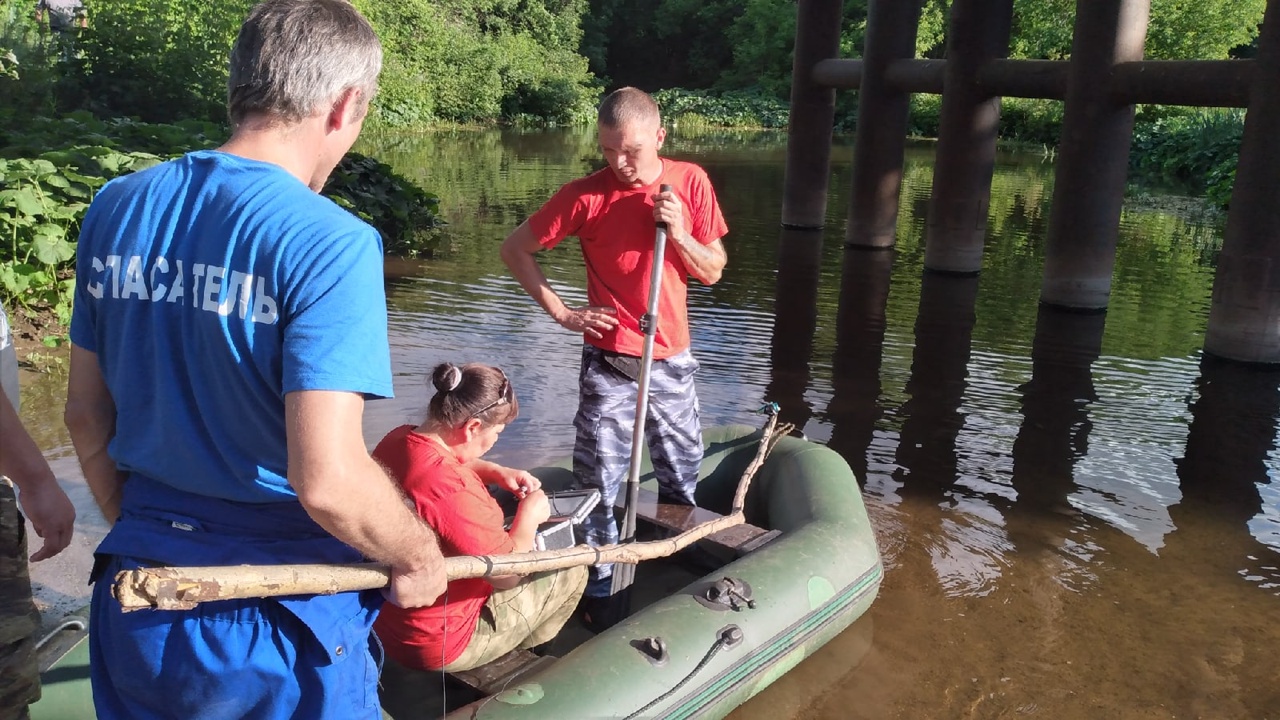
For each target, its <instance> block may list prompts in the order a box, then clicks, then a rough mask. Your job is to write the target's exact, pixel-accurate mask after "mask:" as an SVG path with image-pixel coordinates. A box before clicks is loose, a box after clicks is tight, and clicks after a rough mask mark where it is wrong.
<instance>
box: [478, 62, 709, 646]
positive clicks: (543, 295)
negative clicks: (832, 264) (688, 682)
mask: <svg viewBox="0 0 1280 720" xmlns="http://www.w3.org/2000/svg"><path fill="white" fill-rule="evenodd" d="M597 130H598V133H599V140H600V149H601V151H602V152H603V153H604V158H605V161H606V162H607V163H608V167H606V168H604V169H601V170H599V171H598V172H595V173H592V174H591V175H588V176H586V177H583V178H579V179H578V180H574V181H573V182H570V183H568V184H567V185H565V186H564V187H562V188H560V190H559V191H558V192H557V193H556V194H555V195H554V196H553V197H552V198H551V199H550V200H548V201H547V203H546V204H545V205H543V206H542V208H541V209H540V210H538V211H537V212H536V213H534V214H533V215H532V216H531V217H530V218H529V219H528V220H526V221H525V222H524V223H523V224H521V225H520V227H518V228H516V229H515V231H514V232H512V233H511V235H510V236H508V237H507V239H506V241H505V242H504V243H503V245H502V259H503V261H505V262H506V264H507V266H508V267H509V268H511V272H512V274H513V275H514V276H515V278H516V280H517V281H519V283H520V285H521V286H522V287H523V288H524V289H525V291H526V292H528V293H529V295H530V296H531V297H533V299H534V300H536V301H537V302H538V304H539V305H541V306H542V308H543V309H544V310H546V311H547V313H548V314H549V315H550V316H551V317H552V318H553V319H555V321H556V322H558V323H560V325H562V326H564V327H565V328H566V329H568V330H572V331H574V332H580V333H582V335H583V340H584V345H583V350H582V369H581V374H580V389H579V393H580V394H579V400H578V414H577V417H576V418H575V419H574V427H575V428H576V431H577V442H576V447H575V449H574V454H573V465H574V473H575V474H576V475H577V477H578V479H579V481H580V482H582V483H583V484H584V485H586V486H589V487H595V488H598V489H599V490H600V492H601V495H602V498H601V502H600V503H599V505H597V506H596V509H595V510H594V511H593V512H592V515H591V516H590V517H588V519H587V521H586V522H585V523H584V527H585V530H586V539H587V542H588V543H590V544H592V545H607V544H611V543H615V542H617V540H618V528H617V524H616V522H615V521H614V517H613V505H614V501H615V500H616V498H617V495H618V489H619V487H620V486H621V484H622V482H623V481H624V480H625V479H626V476H627V471H628V467H629V460H630V455H631V434H632V429H633V428H634V424H635V414H636V388H637V382H636V381H637V379H638V373H639V366H640V355H641V352H642V346H643V344H644V335H643V333H642V332H641V330H640V318H641V316H643V315H644V314H645V311H646V306H647V304H648V296H649V280H650V275H651V273H652V266H653V253H654V229H655V223H657V222H665V223H666V224H667V227H668V240H667V250H666V252H665V253H664V263H663V267H662V284H661V297H660V300H659V305H658V327H657V335H656V337H655V339H654V347H653V359H654V362H653V365H652V369H651V371H650V398H649V417H648V418H647V422H646V423H645V437H646V439H647V441H648V443H649V453H650V456H651V457H652V458H653V465H654V468H655V470H656V471H657V477H658V483H659V492H660V494H661V495H662V496H663V497H664V499H665V500H667V501H668V502H679V503H685V504H689V505H692V504H693V502H694V500H693V491H694V486H695V484H696V483H697V479H698V467H699V465H700V464H701V462H702V427H701V425H700V424H699V420H698V396H697V393H696V392H695V390H694V384H693V375H694V373H695V372H696V371H697V369H698V362H697V360H695V359H694V358H693V354H692V353H691V352H690V351H689V317H688V309H687V299H686V295H687V286H688V278H689V276H693V277H694V278H697V279H698V280H699V281H701V282H702V283H704V284H707V285H711V284H713V283H715V282H716V281H717V280H719V279H720V273H721V271H722V270H723V269H724V266H725V263H726V262H727V260H728V257H727V256H726V254H725V250H724V245H723V244H722V243H721V238H722V237H724V235H725V233H726V232H728V227H727V226H726V225H725V222H724V217H723V216H722V215H721V213H720V205H719V203H718V202H717V201H716V195H715V190H714V189H713V188H712V187H711V182H710V181H709V180H708V179H707V175H706V173H705V172H704V171H703V170H702V168H700V167H698V166H697V165H694V164H692V163H687V162H680V161H677V160H670V159H665V158H662V157H659V155H658V150H659V149H660V148H661V147H662V141H663V140H664V139H665V138H666V131H665V130H664V129H663V128H662V119H661V117H660V115H659V111H658V105H657V103H655V102H654V100H653V98H651V97H649V95H648V94H647V93H645V92H643V91H641V90H638V89H636V88H630V87H627V88H622V89H620V90H616V91H614V92H613V93H611V94H610V95H609V96H608V97H606V98H605V99H604V101H603V102H602V103H601V104H600V109H599V113H598V116H597ZM662 185H670V186H671V187H672V190H671V191H669V192H661V190H660V188H661V186H662ZM570 235H573V236H576V237H577V238H578V240H579V243H580V245H581V247H582V255H583V258H584V259H585V260H586V267H587V297H588V302H589V303H590V304H589V305H588V306H586V307H579V308H571V307H569V306H567V305H566V304H565V303H564V301H563V300H562V299H561V298H560V296H559V295H557V294H556V292H555V291H554V290H552V288H551V285H550V284H549V283H548V282H547V277H546V275H545V274H543V272H542V269H541V268H540V267H539V266H538V263H537V260H536V259H535V258H534V255H536V254H537V253H538V252H539V251H541V250H546V249H549V248H552V247H555V246H556V245H557V244H558V243H559V242H560V241H561V240H563V239H565V238H566V237H568V236H570ZM611 578H612V567H611V566H608V565H601V566H597V567H594V568H592V570H591V581H590V582H589V583H588V585H587V591H586V595H587V597H588V598H605V597H608V596H609V594H610V584H611ZM602 607H603V606H602ZM607 622H608V621H603V623H602V622H601V619H600V618H596V619H595V624H597V625H598V626H599V625H601V624H605V623H607Z"/></svg>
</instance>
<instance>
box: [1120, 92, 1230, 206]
mask: <svg viewBox="0 0 1280 720" xmlns="http://www.w3.org/2000/svg"><path fill="white" fill-rule="evenodd" d="M1243 135H1244V111H1243V110H1222V109H1196V110H1190V109H1182V108H1176V109H1175V108H1163V107H1147V106H1144V107H1143V108H1142V112H1140V113H1139V114H1138V120H1137V122H1136V123H1135V125H1134V133H1133V145H1132V149H1131V151H1130V153H1129V167H1130V169H1131V170H1132V171H1133V172H1134V174H1135V175H1137V176H1139V177H1141V178H1145V179H1147V180H1154V181H1157V182H1163V183H1167V184H1172V185H1175V186H1178V187H1180V188H1184V189H1186V190H1189V191H1191V192H1195V193H1202V192H1208V191H1212V193H1211V197H1210V199H1211V200H1212V201H1213V202H1215V203H1216V204H1218V205H1222V206H1225V205H1226V202H1227V200H1229V196H1230V192H1231V184H1232V183H1233V182H1234V180H1235V166H1236V161H1237V159H1238V157H1239V154H1240V140H1241V137H1242V136H1243ZM1224 195H1225V196H1224Z"/></svg>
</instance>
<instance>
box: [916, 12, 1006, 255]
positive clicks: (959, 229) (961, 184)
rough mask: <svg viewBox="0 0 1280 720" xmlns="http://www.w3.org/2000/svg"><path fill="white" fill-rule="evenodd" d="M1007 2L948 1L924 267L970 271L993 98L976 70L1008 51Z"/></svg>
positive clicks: (987, 178) (992, 142)
mask: <svg viewBox="0 0 1280 720" xmlns="http://www.w3.org/2000/svg"><path fill="white" fill-rule="evenodd" d="M1012 23H1013V0H956V1H955V2H954V3H952V5H951V25H950V30H949V32H948V33H947V69H946V75H945V79H944V81H943V82H944V89H943V93H942V113H941V117H940V119H939V131H938V151H937V156H936V158H937V159H936V160H935V163H934V168H933V193H932V196H931V197H930V200H929V224H928V229H927V230H926V235H925V254H924V265H925V267H926V268H928V269H930V270H940V271H944V272H956V273H976V272H978V271H979V270H981V269H982V247H983V243H984V240H985V238H986V234H987V208H988V206H989V205H990V204H991V176H992V173H993V172H994V171H995V160H996V134H997V131H998V129H999V126H1000V98H998V97H990V96H988V95H987V93H985V92H983V91H982V89H981V88H980V86H979V85H978V70H979V69H980V68H981V67H982V66H983V65H984V64H986V63H987V62H989V61H991V60H995V59H998V58H1003V57H1006V56H1008V54H1009V33H1010V29H1011V27H1012Z"/></svg>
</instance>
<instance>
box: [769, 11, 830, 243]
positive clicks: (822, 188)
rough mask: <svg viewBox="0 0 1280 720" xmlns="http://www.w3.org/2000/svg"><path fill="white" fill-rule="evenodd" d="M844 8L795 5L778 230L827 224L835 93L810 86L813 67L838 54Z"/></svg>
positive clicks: (815, 84)
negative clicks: (793, 55) (785, 161)
mask: <svg viewBox="0 0 1280 720" xmlns="http://www.w3.org/2000/svg"><path fill="white" fill-rule="evenodd" d="M843 9H844V0H800V3H799V6H798V8H797V10H796V12H797V17H796V48H795V60H794V61H793V62H792V66H791V117H790V121H789V123H788V130H789V131H788V134H787V171H786V176H785V179H784V180H783V183H782V225H783V227H788V228H820V227H822V226H823V225H824V224H826V213H827V183H828V180H829V179H830V177H831V131H832V128H833V127H834V123H835V114H836V91H835V89H834V88H831V87H828V86H824V85H819V84H817V83H816V82H814V80H813V66H814V65H817V64H818V63H819V62H821V61H823V60H827V59H829V58H833V57H836V56H837V55H838V54H839V52H840V20H841V15H842V11H843Z"/></svg>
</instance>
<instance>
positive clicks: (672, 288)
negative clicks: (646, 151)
mask: <svg viewBox="0 0 1280 720" xmlns="http://www.w3.org/2000/svg"><path fill="white" fill-rule="evenodd" d="M663 184H667V185H671V186H672V189H673V190H674V192H675V193H676V196H677V197H679V198H680V202H681V204H682V205H683V206H684V226H685V231H686V232H688V233H689V234H690V235H691V236H693V238H694V239H695V240H697V241H698V242H700V243H702V244H703V245H709V244H710V243H712V242H714V241H716V240H719V239H720V238H721V237H724V235H725V233H727V232H728V231H729V228H728V226H727V225H725V222H724V216H723V215H721V213H720V204H719V202H717V201H716V193H715V190H714V189H713V188H712V187H711V181H710V180H708V179H707V174H706V173H705V172H703V170H702V168H700V167H698V166H697V165H694V164H693V163H687V162H680V161H678V160H668V159H665V158H664V159H663V161H662V175H661V176H659V178H658V179H657V180H656V181H654V183H653V184H652V185H648V186H645V187H637V188H633V187H629V186H627V185H624V184H622V183H621V182H620V181H619V180H618V178H617V177H616V176H615V175H614V174H613V171H612V170H610V169H609V168H604V169H603V170H600V171H598V172H595V173H592V174H591V175H588V176H586V177H584V178H579V179H577V180H574V181H573V182H571V183H568V184H567V185H565V186H564V187H562V188H560V190H559V191H558V192H557V193H556V194H555V195H554V196H552V198H551V199H550V200H548V201H547V204H545V205H543V206H542V208H541V209H540V210H538V212H536V213H534V214H533V215H532V216H531V217H530V218H529V228H530V229H531V230H532V231H533V234H534V236H535V237H537V238H538V242H540V243H541V244H542V246H543V247H544V248H552V247H555V246H556V245H557V244H558V243H559V242H560V241H561V240H563V239H565V238H566V237H568V236H570V235H574V236H576V237H577V238H578V240H579V242H580V244H581V246H582V256H583V258H584V259H585V260H586V264H587V298H588V301H589V302H590V303H591V304H592V305H599V306H603V307H611V308H614V309H615V310H617V313H618V327H617V329H615V330H610V331H605V332H604V337H603V338H601V339H599V340H596V339H595V338H591V337H586V336H584V340H585V341H586V342H589V343H591V344H592V345H595V346H597V347H600V348H603V349H605V350H612V351H614V352H620V353H625V354H627V355H635V356H637V357H638V356H640V355H641V353H642V351H643V349H644V335H643V334H641V332H640V317H641V316H642V315H644V313H645V310H646V309H647V306H648V304H649V278H650V275H651V274H652V270H653V250H654V224H653V195H654V194H656V193H657V192H658V189H659V187H660V186H662V185H663ZM688 277H689V271H688V269H687V268H686V267H685V264H684V261H683V260H681V259H680V254H679V253H677V252H676V250H675V248H674V247H673V246H672V245H668V246H667V248H666V251H665V252H664V253H663V267H662V287H661V292H660V294H659V301H658V330H657V333H656V335H655V336H654V341H653V357H654V358H656V359H659V360H661V359H663V358H668V357H671V356H672V355H675V354H677V353H680V352H683V351H684V350H687V349H688V348H689V315H688V308H687V299H686V298H687V285H688Z"/></svg>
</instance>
